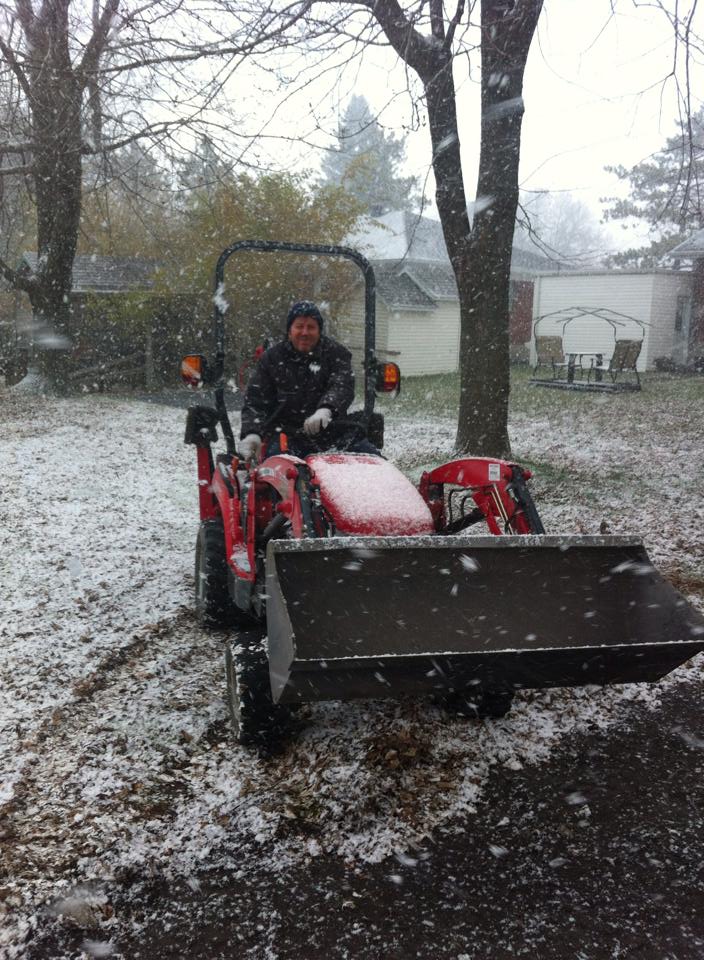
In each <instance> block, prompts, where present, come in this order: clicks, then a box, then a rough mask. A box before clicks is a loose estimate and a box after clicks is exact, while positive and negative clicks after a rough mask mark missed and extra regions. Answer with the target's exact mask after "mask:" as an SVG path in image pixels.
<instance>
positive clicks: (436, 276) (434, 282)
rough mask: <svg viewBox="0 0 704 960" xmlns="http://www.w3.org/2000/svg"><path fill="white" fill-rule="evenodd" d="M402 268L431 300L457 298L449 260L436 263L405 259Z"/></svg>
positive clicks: (455, 284)
mask: <svg viewBox="0 0 704 960" xmlns="http://www.w3.org/2000/svg"><path fill="white" fill-rule="evenodd" d="M402 270H403V272H404V273H406V274H408V276H409V277H410V278H411V279H412V280H413V281H414V282H415V283H417V284H418V286H419V287H420V288H421V290H424V291H425V292H426V293H427V294H428V295H429V296H430V297H432V298H433V300H457V283H456V282H455V274H454V272H453V270H452V267H451V266H450V261H449V260H447V261H445V262H442V261H439V262H436V263H432V262H430V261H420V262H419V261H417V260H411V261H409V260H406V261H404V263H403V265H402Z"/></svg>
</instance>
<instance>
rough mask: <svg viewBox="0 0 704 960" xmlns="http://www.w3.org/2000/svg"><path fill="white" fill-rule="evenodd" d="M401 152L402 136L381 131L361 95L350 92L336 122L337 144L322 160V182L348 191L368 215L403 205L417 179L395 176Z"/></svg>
mask: <svg viewBox="0 0 704 960" xmlns="http://www.w3.org/2000/svg"><path fill="white" fill-rule="evenodd" d="M404 154H405V141H404V138H402V137H395V136H394V135H393V134H392V133H385V132H384V130H383V129H382V127H381V126H380V124H379V122H378V120H377V119H376V118H375V117H374V115H373V114H372V112H371V110H370V108H369V104H368V103H367V101H366V100H365V99H364V97H359V96H354V97H352V98H351V100H350V102H349V103H348V104H347V109H346V110H345V113H344V116H343V117H342V119H341V120H340V123H339V125H338V130H337V146H336V147H335V148H334V149H333V150H332V151H331V152H330V153H328V154H327V155H326V157H325V159H324V160H323V163H322V171H323V175H324V182H325V183H327V184H330V185H332V186H337V187H342V188H343V189H344V190H346V191H347V193H350V194H352V196H353V197H355V198H356V199H357V200H359V202H360V203H361V204H362V206H363V207H364V209H365V210H366V212H367V213H369V214H370V215H371V216H377V217H378V216H381V215H382V214H384V213H388V212H389V211H390V210H404V209H407V208H409V207H410V206H411V205H412V200H413V195H414V194H415V191H416V190H417V179H416V178H415V177H400V176H398V173H397V171H398V168H399V166H400V164H401V163H402V162H403V159H404Z"/></svg>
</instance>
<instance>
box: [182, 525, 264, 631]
mask: <svg viewBox="0 0 704 960" xmlns="http://www.w3.org/2000/svg"><path fill="white" fill-rule="evenodd" d="M195 577H196V614H197V616H198V619H199V620H200V622H201V624H202V625H203V626H204V627H238V626H245V625H249V624H250V623H251V620H250V619H249V617H248V616H247V614H246V613H244V611H242V610H240V609H239V607H237V606H235V604H234V603H233V602H232V600H231V598H230V592H229V590H228V585H227V580H228V566H227V558H226V556H225V530H224V528H223V523H222V520H220V519H215V520H203V521H202V522H201V525H200V527H199V528H198V539H197V540H196V569H195Z"/></svg>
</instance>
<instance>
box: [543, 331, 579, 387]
mask: <svg viewBox="0 0 704 960" xmlns="http://www.w3.org/2000/svg"><path fill="white" fill-rule="evenodd" d="M535 357H536V363H535V366H534V367H533V376H535V374H536V373H537V371H538V367H550V369H551V370H552V378H553V380H560V379H562V377H563V376H564V375H566V376H567V379H568V380H572V379H574V373H575V370H581V369H582V364H581V358H580V357H579V356H578V355H577V354H570V355H569V357H568V358H565V350H564V347H563V345H562V337H539V336H538V335H537V334H536V337H535Z"/></svg>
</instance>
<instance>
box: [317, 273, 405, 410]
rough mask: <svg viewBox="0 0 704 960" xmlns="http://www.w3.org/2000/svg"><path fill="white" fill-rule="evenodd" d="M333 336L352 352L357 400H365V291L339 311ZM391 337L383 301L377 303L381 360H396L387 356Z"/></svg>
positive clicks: (378, 345) (377, 326) (377, 345)
mask: <svg viewBox="0 0 704 960" xmlns="http://www.w3.org/2000/svg"><path fill="white" fill-rule="evenodd" d="M332 336H333V337H334V338H335V339H336V340H339V341H340V343H344V345H345V346H346V347H347V348H348V350H351V351H352V366H353V369H354V372H355V377H356V381H357V386H356V391H355V392H356V399H357V400H360V399H363V396H362V393H363V391H362V386H361V385H362V384H363V383H364V369H363V367H362V362H363V360H364V291H363V288H362V289H361V290H360V293H359V295H358V296H355V297H353V298H350V299H349V300H348V301H347V303H346V304H345V305H344V308H343V309H341V310H339V311H338V313H337V316H336V318H335V323H334V327H333V330H332ZM388 336H389V315H388V311H387V310H386V307H385V306H384V304H383V303H381V301H379V300H377V302H376V353H377V356H378V357H379V359H380V360H395V361H396V362H397V363H398V359H397V358H396V357H391V356H388V355H387V341H388Z"/></svg>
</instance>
